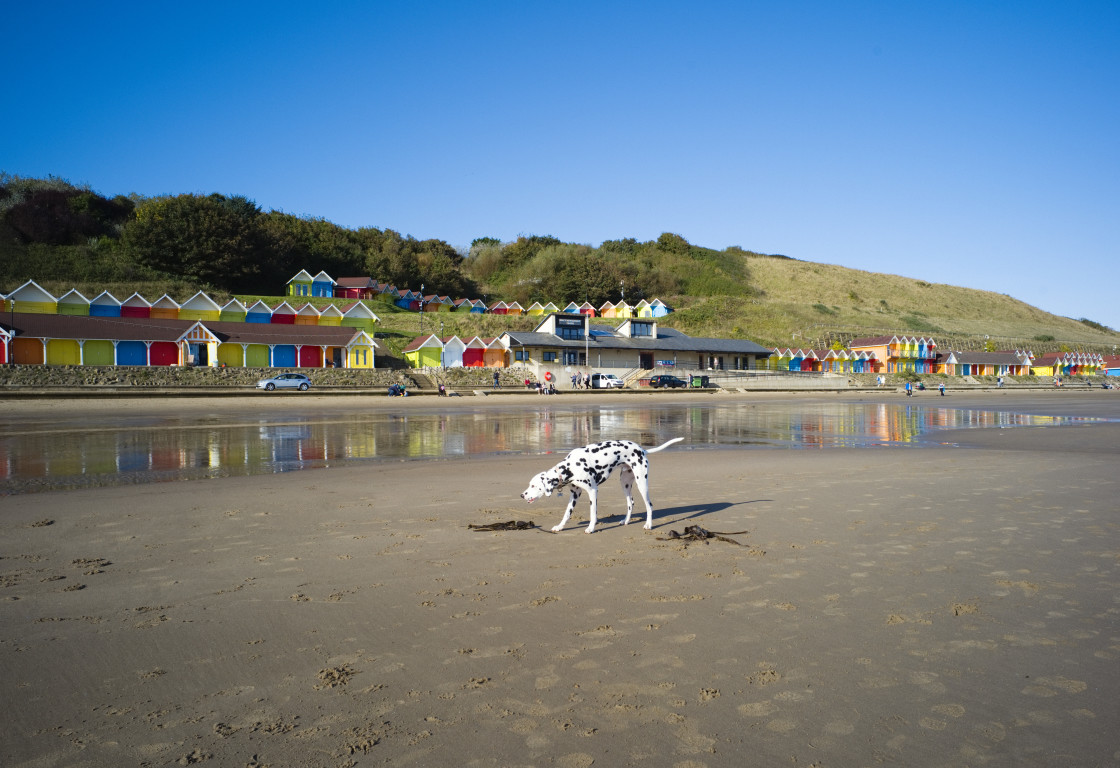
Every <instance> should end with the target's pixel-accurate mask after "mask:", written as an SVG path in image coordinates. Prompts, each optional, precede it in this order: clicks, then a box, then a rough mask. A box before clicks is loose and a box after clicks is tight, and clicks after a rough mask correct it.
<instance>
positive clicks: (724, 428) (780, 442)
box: [0, 403, 1076, 494]
mask: <svg viewBox="0 0 1120 768" xmlns="http://www.w3.org/2000/svg"><path fill="white" fill-rule="evenodd" d="M1075 420H1076V419H1073V418H1071V417H1056V416H1037V415H1024V414H1016V413H1009V412H1003V411H990V410H973V409H957V408H933V407H925V406H914V405H899V404H885V403H867V404H865V403H836V404H803V405H759V404H750V403H728V404H713V405H668V406H663V407H654V408H650V407H637V406H630V407H617V408H609V407H599V408H584V407H580V408H576V407H571V408H564V407H556V408H542V409H536V410H532V411H526V410H522V409H517V410H509V411H493V410H491V411H486V412H483V413H476V412H471V411H466V410H461V411H457V412H442V413H436V412H423V411H414V412H409V413H408V414H385V413H375V414H362V413H356V414H353V415H350V416H348V417H346V418H339V417H338V416H337V415H334V416H331V417H330V418H323V417H308V418H299V417H286V418H285V419H284V420H283V421H279V420H276V419H271V420H270V419H260V420H258V421H246V422H244V423H238V424H224V425H223V424H217V423H214V420H213V419H199V420H197V421H191V420H190V419H177V420H168V421H166V422H164V423H158V424H141V425H132V426H111V427H106V426H99V427H96V428H89V429H80V428H78V429H73V430H70V429H57V428H56V429H53V430H49V431H37V430H36V429H35V428H34V425H32V426H31V427H29V426H28V425H22V426H21V427H20V431H18V432H14V431H8V432H0V494H15V493H25V492H29V491H36V490H45V489H54V488H72V487H84V486H91V485H113V484H122V483H146V482H160V481H167V480H182V479H193V478H204V477H216V476H227V475H255V474H271V473H276V472H287V471H291V470H297V469H310V468H316V467H324V466H328V465H330V464H338V463H342V462H353V461H371V460H396V461H399V460H405V459H444V458H456V457H464V456H478V455H485V454H495V453H512V454H536V453H551V452H564V451H567V450H570V449H571V448H573V447H575V446H578V445H584V444H586V443H589V442H592V441H595V440H602V439H608V438H619V439H628V440H635V441H637V442H639V443H642V444H643V445H653V444H659V443H662V442H664V441H665V440H668V439H670V438H673V437H684V438H685V439H686V443H685V444H686V445H688V446H691V447H693V448H720V447H724V448H727V447H738V448H744V447H766V448H802V449H805V448H819V449H823V448H866V447H872V446H891V445H894V446H897V445H906V444H913V443H916V442H918V441H920V440H929V439H931V435H934V434H935V433H936V432H937V431H939V430H944V429H961V428H970V427H1017V426H1047V425H1058V424H1067V423H1071V422H1072V421H1075Z"/></svg>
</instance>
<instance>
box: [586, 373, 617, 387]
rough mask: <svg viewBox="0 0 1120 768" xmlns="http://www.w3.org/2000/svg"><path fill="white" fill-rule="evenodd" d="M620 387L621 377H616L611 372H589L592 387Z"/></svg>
mask: <svg viewBox="0 0 1120 768" xmlns="http://www.w3.org/2000/svg"><path fill="white" fill-rule="evenodd" d="M622 387H623V384H622V379H620V378H618V377H617V376H615V375H614V374H613V373H593V374H591V388H592V389H622Z"/></svg>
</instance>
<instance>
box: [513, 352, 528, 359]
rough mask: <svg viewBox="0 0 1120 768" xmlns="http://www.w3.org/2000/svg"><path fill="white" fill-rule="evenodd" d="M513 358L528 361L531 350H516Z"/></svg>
mask: <svg viewBox="0 0 1120 768" xmlns="http://www.w3.org/2000/svg"><path fill="white" fill-rule="evenodd" d="M513 359H514V360H517V361H518V362H526V361H527V360H528V359H529V350H527V349H518V350H515V351H514V353H513Z"/></svg>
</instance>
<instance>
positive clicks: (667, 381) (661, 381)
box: [649, 375, 688, 389]
mask: <svg viewBox="0 0 1120 768" xmlns="http://www.w3.org/2000/svg"><path fill="white" fill-rule="evenodd" d="M649 385H650V386H651V387H653V388H654V389H658V388H659V387H669V388H670V389H676V388H677V387H687V386H688V382H686V381H685V380H684V379H679V378H677V377H676V376H665V375H662V376H654V377H653V378H652V379H650V380H649Z"/></svg>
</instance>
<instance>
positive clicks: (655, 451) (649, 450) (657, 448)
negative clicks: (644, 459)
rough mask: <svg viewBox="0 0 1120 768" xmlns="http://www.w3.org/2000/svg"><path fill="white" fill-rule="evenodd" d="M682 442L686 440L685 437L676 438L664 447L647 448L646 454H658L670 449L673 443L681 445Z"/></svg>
mask: <svg viewBox="0 0 1120 768" xmlns="http://www.w3.org/2000/svg"><path fill="white" fill-rule="evenodd" d="M681 440H684V438H683V437H674V438H673V439H672V440H670V441H669V442H667V443H665V444H664V445H659V446H657V447H656V448H646V453H657V452H658V451H663V450H665V449H666V448H668V447H669V446H670V445H672V444H673V443H679V442H680V441H681Z"/></svg>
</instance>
